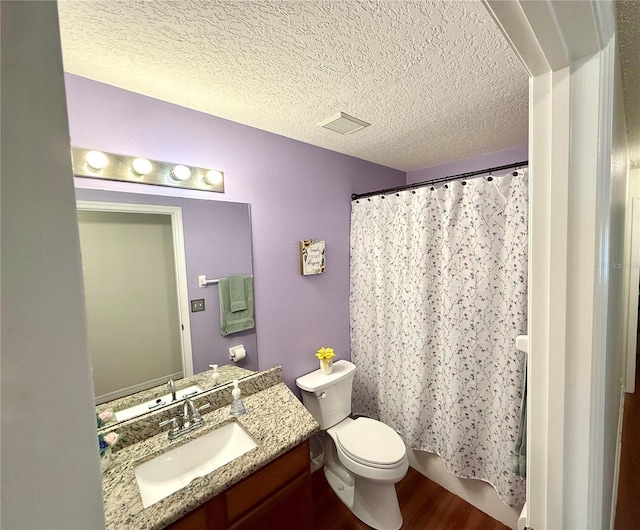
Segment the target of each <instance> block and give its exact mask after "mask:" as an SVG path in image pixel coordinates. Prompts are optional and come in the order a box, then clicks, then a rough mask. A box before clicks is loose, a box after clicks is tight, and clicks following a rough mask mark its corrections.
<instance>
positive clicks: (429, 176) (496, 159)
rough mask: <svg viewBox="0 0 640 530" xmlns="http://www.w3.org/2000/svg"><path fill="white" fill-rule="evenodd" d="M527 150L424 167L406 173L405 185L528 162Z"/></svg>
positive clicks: (516, 150)
mask: <svg viewBox="0 0 640 530" xmlns="http://www.w3.org/2000/svg"><path fill="white" fill-rule="evenodd" d="M528 154H529V148H528V146H526V145H523V146H521V147H514V148H513V149H505V150H504V151H497V152H495V153H488V154H486V155H479V156H474V157H473V158H465V159H464V160H457V161H455V162H449V163H447V164H441V165H439V166H431V167H425V168H423V169H416V170H415V171H409V172H408V173H407V184H415V183H416V182H423V181H426V180H433V179H437V178H439V177H448V176H450V175H458V174H460V173H467V172H469V171H479V170H481V169H486V168H490V167H498V166H504V165H507V164H512V163H515V162H523V161H525V160H528Z"/></svg>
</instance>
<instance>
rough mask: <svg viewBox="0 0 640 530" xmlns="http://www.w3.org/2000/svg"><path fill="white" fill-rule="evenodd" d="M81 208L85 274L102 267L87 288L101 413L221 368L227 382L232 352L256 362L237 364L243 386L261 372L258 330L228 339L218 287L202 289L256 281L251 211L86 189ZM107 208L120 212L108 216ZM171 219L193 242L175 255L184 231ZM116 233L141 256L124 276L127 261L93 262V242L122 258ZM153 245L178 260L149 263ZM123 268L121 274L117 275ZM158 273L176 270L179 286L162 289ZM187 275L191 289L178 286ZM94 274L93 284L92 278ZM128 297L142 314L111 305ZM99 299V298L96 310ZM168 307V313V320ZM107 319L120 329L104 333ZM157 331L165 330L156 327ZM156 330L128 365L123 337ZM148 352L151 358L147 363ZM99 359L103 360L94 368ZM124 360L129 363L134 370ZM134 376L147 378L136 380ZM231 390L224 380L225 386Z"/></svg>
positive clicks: (154, 258) (101, 258) (79, 192)
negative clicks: (120, 294)
mask: <svg viewBox="0 0 640 530" xmlns="http://www.w3.org/2000/svg"><path fill="white" fill-rule="evenodd" d="M76 198H77V199H78V201H79V202H78V205H79V206H78V208H79V230H80V235H81V251H82V255H83V268H84V267H85V266H86V265H87V264H88V263H90V262H93V267H94V269H95V270H94V271H93V274H94V278H93V280H91V282H92V285H91V286H89V284H88V281H89V280H87V279H85V290H86V293H87V320H88V333H89V341H90V350H91V355H92V367H93V371H94V385H95V387H96V394H97V396H96V398H97V399H96V403H97V404H98V403H104V404H105V405H108V404H110V403H121V402H122V400H123V399H124V400H125V402H126V403H127V404H135V401H136V399H137V396H139V401H140V402H142V401H144V399H146V398H147V397H148V395H149V392H152V393H153V392H156V393H157V392H158V391H160V390H163V389H164V388H165V386H166V382H167V380H168V379H169V378H172V379H176V380H180V379H181V378H182V377H185V378H188V377H191V376H197V374H200V373H202V372H204V371H208V370H210V367H209V365H212V364H217V365H219V366H220V367H221V369H220V370H221V372H222V373H224V372H225V370H223V368H222V367H223V366H225V365H229V364H230V363H231V361H230V360H229V349H230V348H234V347H237V346H240V345H242V346H243V347H244V350H245V351H246V358H244V359H242V360H240V361H238V362H237V363H231V366H230V368H231V371H233V368H234V367H235V368H238V369H239V370H240V371H239V373H236V374H235V375H237V376H238V377H242V376H243V375H244V374H249V373H252V372H253V371H255V370H257V368H258V357H257V355H258V352H257V337H256V330H255V327H254V328H253V329H250V330H246V331H242V332H239V333H233V334H230V335H228V336H225V337H223V336H222V335H221V334H220V309H219V299H218V287H217V285H210V286H207V287H200V286H199V283H198V276H200V275H206V276H207V278H208V279H214V278H216V279H218V278H224V277H228V276H253V264H252V261H253V258H252V249H251V216H250V207H249V205H248V204H244V203H232V202H222V201H211V200H198V199H184V198H179V197H169V196H158V195H141V194H133V193H123V192H112V191H103V190H89V189H76ZM104 204H110V205H114V204H115V205H120V206H118V207H116V208H115V209H114V208H111V211H107V212H105V211H104V207H103V205H104ZM107 210H108V209H107ZM171 211H174V212H175V211H177V212H179V215H177V217H178V218H180V219H181V222H182V228H181V231H182V234H183V241H182V243H181V244H175V243H173V246H172V238H173V237H174V235H172V234H174V232H175V231H176V228H175V226H174V224H175V222H174V221H172V214H171V213H167V212H171ZM107 213H108V214H109V215H106V214H107ZM132 216H133V217H132ZM135 216H139V219H138V218H136V217H135ZM174 217H176V216H175V215H174ZM172 223H174V224H172ZM109 225H114V226H115V227H116V229H117V230H118V231H119V232H121V233H124V234H128V235H129V236H131V237H129V241H128V243H127V244H128V245H129V246H130V247H133V249H134V254H129V256H130V257H129V258H127V257H125V258H122V257H121V259H120V262H121V263H120V265H119V266H117V265H116V261H118V260H116V259H112V258H111V252H108V253H106V254H105V253H104V252H103V253H102V255H101V254H99V253H98V254H97V255H94V256H93V257H89V253H90V252H91V253H93V251H92V250H89V245H88V244H87V241H89V242H92V243H93V246H94V247H97V248H98V249H100V250H104V248H102V247H105V246H106V245H107V242H108V243H109V244H110V245H114V246H115V247H116V248H117V249H118V250H117V252H114V253H120V249H119V245H120V243H119V241H120V239H119V238H116V237H115V236H113V235H112V234H111V232H110V231H109V232H107V234H108V235H107V236H105V235H104V234H102V235H100V234H101V233H102V232H104V230H105V227H107V226H109ZM178 231H180V230H178ZM98 237H101V238H102V239H98ZM83 240H84V242H83ZM93 240H96V241H93ZM152 242H153V243H154V245H155V247H159V248H162V246H163V245H165V246H166V245H168V250H167V249H166V248H165V249H164V250H163V251H158V250H157V248H156V249H155V250H154V249H153V248H152V249H151V250H150V251H149V252H150V254H149V255H148V256H147V257H139V253H140V252H143V251H145V252H146V251H147V250H149V249H148V248H147V247H153V245H152ZM124 255H125V256H126V255H127V254H124ZM181 261H182V263H183V271H179V270H178V269H180V267H179V266H177V265H176V266H175V269H176V270H174V265H175V264H178V265H179V263H180V262H181ZM142 263H147V265H144V266H143V265H142ZM149 263H151V264H152V265H148V264H149ZM118 268H119V269H120V272H119V273H118V274H116V272H117V269H118ZM151 269H159V270H160V272H161V273H162V272H164V273H165V274H166V273H167V270H168V271H169V276H170V278H169V277H166V276H160V279H158V278H156V276H157V272H158V271H155V270H154V271H152V270H151ZM180 272H181V274H182V276H183V280H182V281H181V280H180V278H178V276H179V273H180ZM84 273H85V275H86V276H87V275H88V273H87V271H86V270H85V271H84ZM152 276H153V277H154V278H153V281H155V282H156V283H155V284H153V283H152V278H151V277H152ZM174 277H175V278H174ZM118 278H119V279H118ZM162 278H164V279H162ZM125 281H126V282H128V284H127V285H126V286H125V287H123V286H122V285H120V284H121V283H123V282H125ZM158 282H159V283H158ZM147 284H150V285H147ZM154 285H155V287H154ZM143 287H144V288H143ZM145 289H146V291H145ZM118 290H119V291H124V293H125V294H128V295H130V296H131V297H132V299H135V301H136V303H137V304H138V305H137V306H136V307H137V309H133V310H132V309H131V308H130V307H129V306H130V305H133V304H132V303H130V302H127V301H126V299H125V301H121V302H118V301H117V299H113V298H112V296H111V295H112V294H113V293H114V291H118ZM90 295H91V296H93V297H94V298H95V300H93V301H92V302H90V301H89V296H90ZM178 298H181V299H182V302H181V303H182V305H181V307H178V308H176V306H177V305H180V304H179V303H178V301H177V300H178ZM194 300H196V301H199V302H197V303H196V304H195V307H194V309H200V308H201V307H204V310H201V311H195V312H192V310H191V309H192V303H191V302H192V301H194ZM140 304H141V305H140ZM160 305H164V306H166V307H165V308H164V309H161V310H160V311H159V312H158V311H157V309H158V306H160ZM91 307H93V309H91ZM96 308H97V309H96ZM107 315H111V317H110V318H112V319H115V321H116V323H117V324H116V327H115V328H113V327H112V328H111V329H109V330H106V329H103V328H106V327H107V325H106V322H107ZM154 324H158V325H157V326H155V327H154V326H153V325H154ZM147 327H149V331H148V332H146V334H144V333H143V334H142V337H141V338H138V340H139V343H138V344H139V345H138V346H136V347H134V349H133V351H132V352H129V353H127V354H125V355H118V354H119V353H120V352H121V350H122V349H124V348H122V347H121V346H120V343H121V342H120V341H121V339H122V338H123V337H122V336H123V335H126V334H127V333H129V332H130V331H131V330H135V331H139V330H141V329H142V328H145V329H146V328H147ZM114 330H115V331H114ZM154 330H155V331H154ZM96 336H98V337H99V338H100V340H101V341H102V343H103V346H102V347H101V348H98V347H95V346H94V347H91V342H92V338H96ZM100 336H101V337H100ZM167 346H168V347H167ZM97 350H101V351H100V352H97ZM142 350H145V351H146V354H145V355H143V354H142V353H141V352H142ZM94 351H95V352H94ZM94 353H99V355H100V357H99V358H98V357H96V358H93V356H94ZM124 360H127V361H129V362H128V364H125V363H124ZM132 362H133V368H132V364H131V363H132ZM133 372H136V374H137V373H138V372H139V375H136V376H135V377H132V376H133ZM233 378H236V377H235V376H234V377H233ZM105 381H106V383H105ZM205 382H206V379H205ZM223 382H224V375H223V377H221V378H220V381H219V383H220V384H221V385H222V383H223ZM178 386H179V387H182V386H184V384H183V383H179V384H178ZM203 390H204V389H203ZM114 400H117V401H114ZM107 402H108V403H107ZM99 408H100V409H103V408H104V407H99Z"/></svg>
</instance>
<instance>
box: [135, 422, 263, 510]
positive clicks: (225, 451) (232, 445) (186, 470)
mask: <svg viewBox="0 0 640 530" xmlns="http://www.w3.org/2000/svg"><path fill="white" fill-rule="evenodd" d="M256 447H258V445H257V444H256V442H255V441H254V440H253V438H251V436H250V435H249V434H247V431H245V430H244V429H243V428H242V427H241V426H240V424H239V423H236V422H232V423H228V424H227V425H224V426H223V427H220V428H218V429H215V430H213V431H211V432H209V433H207V434H204V435H202V436H200V437H198V438H195V439H194V440H192V441H191V442H189V443H186V444H184V445H181V446H180V447H176V448H175V449H172V450H170V451H167V452H166V453H163V454H161V455H160V456H157V457H156V458H154V459H153V460H149V461H148V462H145V463H144V464H140V465H139V466H137V467H136V468H135V469H134V471H135V474H136V480H137V481H138V488H139V489H140V494H141V495H142V505H143V506H144V507H145V508H147V507H149V506H151V505H152V504H154V503H156V502H158V501H159V500H162V499H164V498H165V497H167V496H168V495H171V494H172V493H174V492H176V491H178V490H180V489H182V488H184V487H185V486H186V485H188V484H189V483H190V482H191V481H192V480H193V479H195V478H197V477H204V476H205V475H207V474H209V473H211V472H212V471H213V470H215V469H218V468H219V467H222V466H224V465H225V464H228V463H229V462H231V461H232V460H235V459H236V458H238V457H239V456H242V455H243V454H245V453H247V452H249V451H251V450H252V449H255V448H256Z"/></svg>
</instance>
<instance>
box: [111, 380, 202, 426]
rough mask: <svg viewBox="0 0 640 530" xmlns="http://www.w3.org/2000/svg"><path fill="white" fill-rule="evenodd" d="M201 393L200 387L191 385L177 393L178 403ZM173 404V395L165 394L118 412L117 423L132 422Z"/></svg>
mask: <svg viewBox="0 0 640 530" xmlns="http://www.w3.org/2000/svg"><path fill="white" fill-rule="evenodd" d="M199 392H200V387H199V386H196V385H191V386H189V387H187V388H183V389H182V390H178V391H176V401H180V400H181V399H184V398H188V397H192V396H195V395H196V394H198V393H199ZM172 403H174V401H173V400H172V399H171V394H165V395H164V396H160V397H159V398H156V399H152V400H151V401H147V402H145V403H140V404H139V405H134V406H133V407H129V408H128V409H122V410H119V411H117V412H116V421H125V420H130V419H131V418H135V417H136V416H140V415H141V414H146V413H147V412H151V411H153V410H155V409H159V408H160V407H164V406H165V405H171V404H172Z"/></svg>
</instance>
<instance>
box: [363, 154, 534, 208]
mask: <svg viewBox="0 0 640 530" xmlns="http://www.w3.org/2000/svg"><path fill="white" fill-rule="evenodd" d="M528 165H529V161H528V160H524V161H522V162H516V163H514V164H506V165H504V166H496V167H490V168H487V169H480V170H478V171H470V172H468V173H460V174H458V175H451V176H450V177H440V178H437V179H433V180H425V181H422V182H416V183H414V184H406V185H404V186H397V187H395V188H385V189H383V190H377V191H369V192H367V193H352V194H351V200H352V201H355V200H356V199H363V198H365V197H372V196H373V195H384V194H389V193H396V192H398V191H404V190H412V189H415V188H421V187H423V186H431V185H433V184H439V183H441V182H449V181H450V180H458V179H462V178H466V177H474V176H476V175H483V174H484V173H493V172H494V171H502V170H503V169H511V168H517V167H524V166H528Z"/></svg>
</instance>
